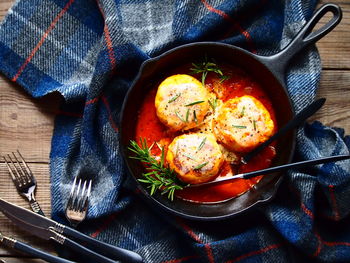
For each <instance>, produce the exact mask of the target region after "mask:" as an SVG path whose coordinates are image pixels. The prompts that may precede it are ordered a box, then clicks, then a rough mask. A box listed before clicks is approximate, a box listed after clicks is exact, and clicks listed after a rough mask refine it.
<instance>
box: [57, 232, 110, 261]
mask: <svg viewBox="0 0 350 263" xmlns="http://www.w3.org/2000/svg"><path fill="white" fill-rule="evenodd" d="M52 239H54V240H55V241H56V242H58V243H60V244H61V245H63V246H65V247H67V248H69V249H71V250H74V251H75V252H77V253H79V254H80V255H83V256H85V257H86V258H88V259H89V262H94V263H116V262H115V261H114V260H111V259H109V258H107V257H105V256H102V255H100V254H98V253H96V252H94V251H92V250H90V249H88V248H86V247H84V246H83V245H80V244H78V243H77V242H75V241H73V240H71V239H69V238H66V237H64V236H62V235H60V234H56V236H55V237H53V238H52ZM79 262H86V260H85V259H84V261H80V260H79Z"/></svg>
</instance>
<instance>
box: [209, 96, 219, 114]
mask: <svg viewBox="0 0 350 263" xmlns="http://www.w3.org/2000/svg"><path fill="white" fill-rule="evenodd" d="M208 102H209V105H210V107H211V108H212V109H213V111H215V109H216V107H217V106H218V99H216V98H215V99H213V100H208Z"/></svg>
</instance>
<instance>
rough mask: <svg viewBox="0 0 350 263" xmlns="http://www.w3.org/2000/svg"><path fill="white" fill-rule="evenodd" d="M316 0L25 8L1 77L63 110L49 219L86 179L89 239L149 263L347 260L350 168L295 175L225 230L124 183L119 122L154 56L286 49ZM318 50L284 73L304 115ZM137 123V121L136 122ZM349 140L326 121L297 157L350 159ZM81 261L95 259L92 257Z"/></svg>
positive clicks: (44, 2) (7, 38)
mask: <svg viewBox="0 0 350 263" xmlns="http://www.w3.org/2000/svg"><path fill="white" fill-rule="evenodd" d="M316 4H317V3H316V0H287V1H282V0H271V1H266V0H246V1H238V0H182V1H180V0H96V1H95V0H19V1H17V2H16V3H15V5H14V6H13V8H11V9H10V10H9V12H8V15H7V16H6V18H5V19H4V21H3V22H2V24H1V27H0V70H1V71H2V72H3V74H5V75H6V76H7V77H8V78H9V79H11V80H12V81H15V82H17V83H18V84H20V85H21V86H22V87H23V88H24V89H25V90H26V91H27V92H28V93H30V94H31V95H32V96H33V97H41V96H44V95H46V94H48V93H52V92H55V91H57V92H59V93H61V94H62V95H63V97H64V99H65V101H64V103H63V105H62V107H61V109H60V111H59V113H58V116H57V118H56V122H55V129H54V134H53V138H52V149H51V156H50V158H51V164H50V165H51V167H50V172H51V182H52V189H51V190H52V217H53V218H54V219H56V220H58V221H60V222H64V223H67V222H66V221H65V217H64V211H63V208H64V207H65V205H66V202H67V197H68V193H69V190H70V185H71V183H72V181H73V178H74V176H76V175H77V174H78V173H85V174H90V175H91V176H93V178H94V183H93V191H92V198H91V202H90V209H89V213H88V219H87V220H86V221H84V222H83V223H82V224H81V225H80V230H81V231H84V232H86V233H88V234H90V235H91V236H93V237H95V238H97V239H100V240H103V241H106V242H109V243H111V244H115V245H118V246H121V247H124V248H127V249H131V250H134V251H136V252H138V253H140V254H141V255H142V256H143V258H144V260H145V262H169V263H177V262H269V263H270V262H316V261H322V262H350V228H349V224H350V216H349V213H350V205H349V204H350V168H349V167H350V165H349V162H348V161H342V162H338V163H330V164H324V165H319V166H317V167H313V168H308V169H302V170H294V171H290V172H289V173H288V175H286V176H285V180H283V183H282V184H281V186H280V188H279V190H278V192H277V195H276V197H275V198H274V200H273V201H272V202H270V203H269V204H266V205H264V206H260V207H258V208H256V209H253V210H251V211H250V212H248V213H246V214H244V215H241V216H238V217H235V218H233V219H230V220H227V221H223V222H219V223H218V222H211V223H204V222H200V223H199V222H192V221H187V220H185V219H182V218H177V217H174V216H170V215H167V214H161V213H158V212H159V211H158V210H156V209H155V210H154V209H153V208H151V207H149V206H147V205H146V204H145V203H144V201H143V200H142V198H141V197H140V196H139V194H138V192H137V191H136V190H135V186H134V184H133V182H131V181H130V179H129V178H127V177H126V176H125V168H124V166H123V163H122V159H121V156H120V155H119V152H118V150H119V142H118V139H117V138H118V119H119V113H120V107H121V104H122V101H123V98H124V96H125V93H126V91H127V90H128V88H129V87H130V84H131V82H132V80H133V78H134V77H135V75H136V73H137V71H138V68H139V66H140V65H141V63H142V62H143V61H145V60H146V59H148V58H151V57H154V56H157V55H159V54H161V53H162V52H164V51H166V50H168V49H170V48H172V47H176V46H179V45H181V44H185V43H190V42H193V41H207V40H209V41H221V42H225V43H230V44H234V45H237V46H240V47H243V48H245V49H247V50H249V51H251V52H254V53H257V54H263V55H270V54H274V53H276V52H277V51H278V50H280V49H281V48H283V47H284V46H285V45H286V44H287V43H288V42H289V41H290V40H291V39H292V38H293V36H294V35H295V34H296V32H297V31H298V30H299V29H300V28H301V26H302V25H303V24H304V23H305V22H306V21H307V20H308V19H309V18H310V17H311V15H312V13H313V11H314V9H315V6H316ZM320 71H321V66H320V58H319V56H318V53H317V51H316V49H315V48H314V47H312V48H310V49H308V50H306V51H305V52H303V53H302V54H301V55H299V56H298V57H297V58H296V59H295V60H294V62H293V64H292V65H290V67H289V69H288V74H287V84H288V89H289V92H290V94H291V97H292V100H293V102H294V106H295V108H296V110H297V111H299V110H300V109H301V108H303V107H305V106H306V105H307V104H309V103H310V102H311V101H312V100H313V99H314V97H315V93H316V89H317V84H318V82H319V78H320ZM131 121H135V120H131ZM349 146H350V138H349V137H345V136H344V131H343V130H341V129H334V128H330V127H325V126H323V125H322V124H321V123H319V122H315V123H313V124H311V125H309V124H307V125H305V127H303V128H302V129H300V130H299V131H298V141H297V153H296V156H295V160H305V159H312V158H317V157H321V156H329V155H335V154H349ZM84 262H89V261H88V260H85V261H84Z"/></svg>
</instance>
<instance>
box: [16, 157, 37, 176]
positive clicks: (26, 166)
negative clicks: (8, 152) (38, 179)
mask: <svg viewBox="0 0 350 263" xmlns="http://www.w3.org/2000/svg"><path fill="white" fill-rule="evenodd" d="M17 153H18V155H19V156H20V159H21V162H22V164H23V166H24V168H25V171H26V172H27V173H26V174H27V176H28V177H29V178H30V179H31V180H34V175H33V173H32V171H31V170H30V168H29V166H28V164H27V163H26V161H25V160H24V158H23V156H22V154H21V153H20V152H19V150H17Z"/></svg>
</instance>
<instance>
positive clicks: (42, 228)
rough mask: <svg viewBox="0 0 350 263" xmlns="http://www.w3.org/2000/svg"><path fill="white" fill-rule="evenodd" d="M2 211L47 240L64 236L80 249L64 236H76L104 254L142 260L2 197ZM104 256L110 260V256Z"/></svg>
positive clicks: (68, 240)
mask: <svg viewBox="0 0 350 263" xmlns="http://www.w3.org/2000/svg"><path fill="white" fill-rule="evenodd" d="M0 211H2V212H3V213H4V214H5V215H6V216H7V217H8V218H9V219H10V220H11V221H13V222H14V223H15V224H16V225H17V226H19V227H20V228H22V229H23V230H26V231H28V232H30V233H32V234H34V235H37V236H38V237H40V238H43V239H46V240H49V239H53V240H55V241H56V242H59V241H62V238H64V240H65V242H66V245H67V244H69V245H71V246H73V247H74V248H76V249H80V248H78V247H77V246H81V245H79V244H78V243H76V242H74V241H72V240H70V239H69V238H66V237H64V236H63V235H67V236H69V237H73V238H75V240H77V241H81V242H84V245H85V246H86V247H88V248H91V249H93V250H94V251H96V252H98V253H101V254H102V255H104V256H107V257H110V258H114V259H119V260H122V261H126V262H138V263H139V262H142V258H141V256H140V255H139V254H137V253H135V252H133V251H129V250H126V249H122V248H119V247H115V246H112V245H110V244H106V243H104V242H101V241H98V240H96V239H93V238H91V237H89V236H87V235H84V234H82V233H80V232H78V231H76V230H74V229H71V228H70V227H67V226H65V225H62V224H60V223H57V222H56V221H54V220H52V219H49V218H46V217H44V216H41V215H39V214H36V213H33V212H31V211H29V210H27V209H24V208H22V207H19V206H17V205H14V204H11V203H9V202H7V201H5V200H3V199H2V198H0ZM83 248H84V249H85V250H89V251H90V252H93V251H91V250H90V249H88V248H85V247H83ZM90 252H89V253H90ZM93 253H94V252H93ZM95 254H96V253H95ZM97 255H99V254H97ZM102 255H100V256H102ZM102 257H103V256H102ZM104 258H105V259H107V260H108V258H106V257H104Z"/></svg>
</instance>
